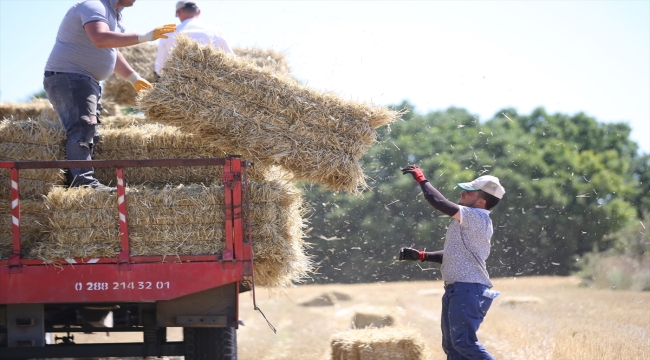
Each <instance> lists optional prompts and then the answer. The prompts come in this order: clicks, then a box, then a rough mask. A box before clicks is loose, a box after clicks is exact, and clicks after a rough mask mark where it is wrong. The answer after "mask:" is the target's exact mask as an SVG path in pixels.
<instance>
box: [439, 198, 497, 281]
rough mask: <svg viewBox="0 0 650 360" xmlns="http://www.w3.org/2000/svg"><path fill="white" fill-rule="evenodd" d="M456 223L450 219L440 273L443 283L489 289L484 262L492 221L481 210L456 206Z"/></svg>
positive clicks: (485, 212)
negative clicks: (477, 285)
mask: <svg viewBox="0 0 650 360" xmlns="http://www.w3.org/2000/svg"><path fill="white" fill-rule="evenodd" d="M459 208H460V210H459V211H460V221H458V220H456V219H454V220H452V222H451V224H450V225H449V228H448V229H447V236H446V239H445V246H444V250H445V255H444V257H443V258H442V266H441V268H440V272H441V273H442V279H443V280H444V281H445V282H447V283H455V282H466V283H478V284H483V285H486V286H488V287H490V288H491V287H492V282H491V281H490V276H489V275H488V272H487V268H486V266H485V260H487V258H488V256H489V255H490V239H491V238H492V233H493V229H492V220H491V219H490V212H489V211H488V210H484V209H477V208H471V207H466V206H459Z"/></svg>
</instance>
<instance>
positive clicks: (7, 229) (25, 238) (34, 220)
mask: <svg viewBox="0 0 650 360" xmlns="http://www.w3.org/2000/svg"><path fill="white" fill-rule="evenodd" d="M0 205H1V206H0V259H6V258H7V257H9V254H11V251H12V249H13V233H12V230H13V229H12V224H13V223H12V215H11V205H10V203H9V201H8V200H3V201H0ZM45 210H46V209H45V203H44V202H43V201H42V200H41V201H38V200H22V201H21V202H20V243H21V245H20V246H21V251H22V253H23V254H26V253H28V252H29V251H30V250H31V248H32V246H33V244H34V243H35V242H37V241H41V240H42V239H43V238H44V237H45V234H44V233H43V232H42V230H43V225H42V224H43V222H44V219H45Z"/></svg>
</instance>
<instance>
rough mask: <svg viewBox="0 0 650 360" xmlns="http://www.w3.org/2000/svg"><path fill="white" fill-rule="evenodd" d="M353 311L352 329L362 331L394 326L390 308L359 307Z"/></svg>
mask: <svg viewBox="0 0 650 360" xmlns="http://www.w3.org/2000/svg"><path fill="white" fill-rule="evenodd" d="M354 310H355V311H354V316H352V324H351V325H352V328H353V329H364V328H368V327H370V328H381V327H386V326H393V325H394V324H395V318H394V317H393V314H394V311H393V309H392V308H388V307H383V306H359V307H356V308H355V309H354Z"/></svg>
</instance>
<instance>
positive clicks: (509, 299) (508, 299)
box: [495, 295, 544, 307]
mask: <svg viewBox="0 0 650 360" xmlns="http://www.w3.org/2000/svg"><path fill="white" fill-rule="evenodd" d="M495 301H498V302H499V304H500V305H501V306H510V307H514V306H515V305H527V304H541V303H543V302H544V300H543V299H542V298H539V297H537V296H526V295H522V296H505V297H503V298H499V299H498V300H495Z"/></svg>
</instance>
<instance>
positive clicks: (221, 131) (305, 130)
mask: <svg viewBox="0 0 650 360" xmlns="http://www.w3.org/2000/svg"><path fill="white" fill-rule="evenodd" d="M138 106H139V107H140V108H141V109H142V110H143V111H144V112H145V113H146V114H147V116H148V117H149V118H150V119H151V120H153V121H157V122H160V123H164V124H167V125H173V126H178V127H179V128H181V129H182V130H184V131H186V132H190V133H194V134H198V135H200V136H201V137H203V138H204V139H206V140H207V141H209V142H210V143H211V144H212V145H213V146H214V147H217V148H219V149H222V150H224V151H228V152H230V153H238V154H242V155H243V156H244V157H245V158H247V159H249V160H252V161H255V162H256V163H261V164H264V165H280V166H283V167H284V168H286V169H288V170H290V171H291V172H292V173H293V174H294V175H295V176H296V178H297V179H298V180H309V181H312V182H315V183H320V184H325V185H327V186H328V187H329V188H330V189H332V190H334V191H339V190H345V191H348V192H352V193H356V192H357V191H358V190H359V189H360V188H363V187H364V186H365V180H364V175H363V171H362V169H361V166H360V164H359V162H358V160H359V159H360V158H361V156H363V155H364V154H365V153H366V151H367V150H368V148H369V147H370V146H371V145H372V144H373V143H374V142H375V137H376V132H375V129H376V128H377V127H380V126H384V125H387V124H390V123H391V122H392V121H394V120H395V119H396V118H398V117H399V114H398V113H397V112H395V111H391V110H389V109H387V108H380V107H374V106H371V105H368V104H365V103H360V102H352V101H344V100H342V99H341V98H339V97H338V96H336V95H334V94H331V93H322V92H317V91H314V90H311V89H309V88H305V87H303V86H301V85H298V84H296V83H295V81H293V79H290V78H288V77H283V76H279V75H276V74H274V73H273V72H272V71H270V70H268V69H260V68H259V67H257V66H255V65H252V64H251V63H250V62H248V61H246V60H244V59H237V58H234V57H232V56H231V55H229V54H226V53H224V52H222V51H217V50H215V49H214V48H212V47H210V46H200V45H199V44H198V43H196V42H194V41H191V40H189V39H188V38H183V37H179V38H178V44H177V45H176V47H175V48H174V50H173V51H172V55H171V57H170V59H169V61H168V62H167V64H166V67H165V71H164V74H163V76H162V78H161V79H160V81H159V82H158V83H157V84H156V86H155V87H154V89H152V90H150V91H147V92H144V93H143V95H142V96H141V97H139V100H138Z"/></svg>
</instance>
